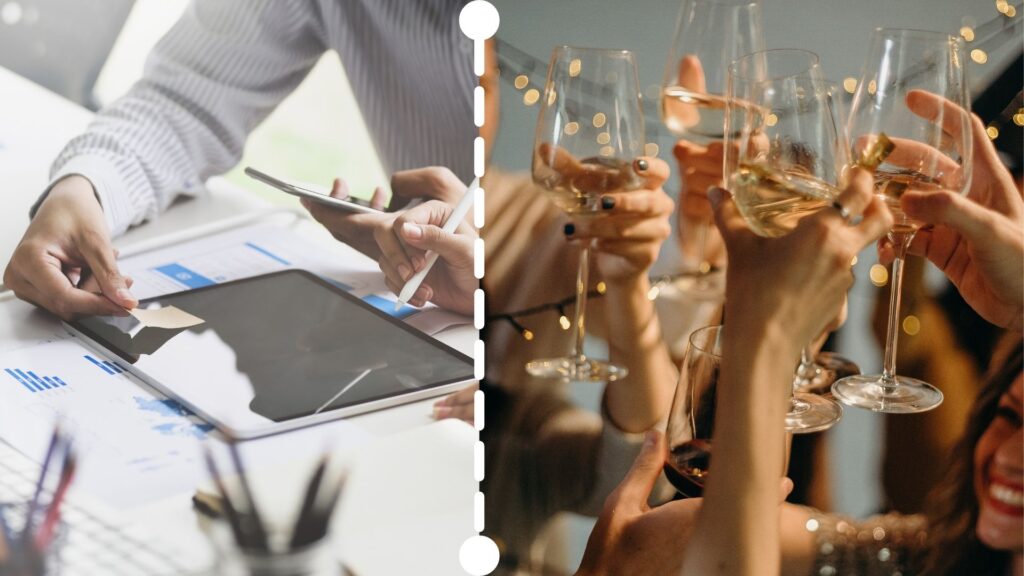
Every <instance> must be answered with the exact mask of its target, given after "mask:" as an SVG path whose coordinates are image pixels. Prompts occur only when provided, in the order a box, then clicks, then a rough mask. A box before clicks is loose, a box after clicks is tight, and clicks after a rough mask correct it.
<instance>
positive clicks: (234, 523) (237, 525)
mask: <svg viewBox="0 0 1024 576" xmlns="http://www.w3.org/2000/svg"><path fill="white" fill-rule="evenodd" d="M203 458H204V459H205V460H206V468H207V470H209V472H210V478H212V479H213V485H214V486H215V487H216V488H217V491H218V492H220V497H221V502H222V503H223V505H224V515H225V516H227V517H228V524H229V525H230V526H231V532H232V533H233V534H234V535H235V541H237V542H238V545H239V546H240V547H242V548H248V547H249V545H248V539H247V538H246V535H245V532H244V531H243V530H242V524H241V519H240V518H239V515H238V511H237V510H236V509H235V507H234V506H233V505H232V504H231V498H229V497H228V491H227V490H226V489H225V488H224V482H223V481H222V480H221V478H220V474H219V473H218V472H217V465H216V464H214V462H213V455H212V454H210V449H209V448H207V447H206V446H204V447H203Z"/></svg>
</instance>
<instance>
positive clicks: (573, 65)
mask: <svg viewBox="0 0 1024 576" xmlns="http://www.w3.org/2000/svg"><path fill="white" fill-rule="evenodd" d="M580 68H583V62H581V61H580V59H579V58H573V59H572V60H570V61H569V76H571V77H573V78H575V77H577V76H579V75H580Z"/></svg>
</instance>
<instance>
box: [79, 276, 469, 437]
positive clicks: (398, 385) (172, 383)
mask: <svg viewBox="0 0 1024 576" xmlns="http://www.w3.org/2000/svg"><path fill="white" fill-rule="evenodd" d="M167 306H174V307H176V308H178V309H180V310H183V311H185V312H187V313H188V314H191V315H193V316H196V317H198V318H200V319H202V320H203V321H204V322H203V323H202V324H199V325H196V326H193V327H190V328H186V329H178V330H170V329H164V328H153V327H149V326H143V325H142V324H140V323H139V322H138V321H137V320H136V319H135V318H133V317H126V318H121V317H110V316H103V317H101V316H93V317H87V318H83V319H81V320H78V321H76V322H73V323H72V324H71V325H72V327H74V328H75V329H77V330H78V331H79V332H81V333H82V334H84V335H85V336H87V337H88V338H91V339H92V340H94V341H95V342H97V343H98V344H100V345H101V346H104V347H105V348H107V349H109V350H110V351H111V352H113V353H114V354H115V355H116V356H119V357H120V358H121V360H123V361H124V362H127V363H129V364H131V365H132V369H133V371H135V372H141V373H142V374H144V375H145V377H147V379H149V380H151V381H153V382H154V383H157V384H158V386H159V387H161V388H163V389H164V390H165V391H167V392H169V393H171V394H172V395H173V396H175V397H177V398H178V399H180V400H183V401H184V402H185V403H186V404H188V405H190V406H192V407H194V408H195V409H196V410H198V411H199V412H200V413H201V414H206V415H208V416H210V417H211V418H213V419H214V420H216V421H217V422H218V423H222V424H224V425H226V426H227V427H228V428H232V429H235V430H241V431H245V430H252V429H256V428H260V427H266V426H267V425H268V424H269V423H272V422H286V421H290V420H293V419H297V418H302V417H306V416H312V415H317V414H325V413H329V412H331V411H335V410H338V409H340V408H345V407H351V406H354V405H358V404H362V403H367V402H373V401H376V400H381V399H385V398H391V397H398V396H402V395H403V394H409V393H413V392H417V391H423V390H426V389H429V388H433V387H440V386H444V385H445V384H452V383H457V382H463V381H467V380H471V379H472V378H473V363H472V359H470V358H469V357H467V356H465V355H463V354H460V353H459V352H457V351H455V350H453V349H451V348H449V347H447V346H445V345H444V344H441V343H439V342H437V341H436V340H434V339H433V338H430V337H429V336H426V335H423V334H421V333H419V332H418V331H416V330H414V329H412V328H410V327H408V326H406V325H404V324H403V323H402V322H401V321H399V320H396V319H394V318H391V317H389V316H388V315H386V314H385V313H383V312H381V311H379V310H376V309H374V308H373V307H372V306H370V305H368V304H366V303H364V302H362V301H360V300H359V299H358V298H355V297H353V296H351V295H349V294H347V293H345V292H344V291H343V290H341V289H339V288H337V287H335V286H333V285H331V284H329V283H327V282H326V281H324V280H322V279H320V278H318V277H316V276H314V275H312V274H310V273H308V272H304V271H299V270H289V271H284V272H278V273H274V274H268V275H264V276H258V277H255V278H249V279H245V280H239V281H235V282H229V283H225V284H218V285H215V286H210V287H207V288H200V289H197V290H191V291H187V292H179V293H176V294H170V295H167V296H160V297H157V298H152V299H150V300H145V301H143V302H142V303H140V308H147V309H152V308H162V307H167Z"/></svg>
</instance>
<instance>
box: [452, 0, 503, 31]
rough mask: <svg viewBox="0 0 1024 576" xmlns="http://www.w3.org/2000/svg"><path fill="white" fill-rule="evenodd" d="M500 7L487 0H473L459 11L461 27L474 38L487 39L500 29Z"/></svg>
mask: <svg viewBox="0 0 1024 576" xmlns="http://www.w3.org/2000/svg"><path fill="white" fill-rule="evenodd" d="M499 22H500V18H498V9H497V8H495V7H494V4H491V3H490V2H488V1H487V0H473V1H472V2H470V3H469V4H466V5H465V6H463V7H462V12H459V28H461V29H462V33H463V34H465V35H466V36H469V37H470V38H472V39H473V40H487V39H488V38H490V37H491V36H494V33H495V32H497V31H498V23H499Z"/></svg>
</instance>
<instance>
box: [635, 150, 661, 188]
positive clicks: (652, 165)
mask: <svg viewBox="0 0 1024 576" xmlns="http://www.w3.org/2000/svg"><path fill="white" fill-rule="evenodd" d="M633 170H634V171H635V172H636V173H637V175H638V176H640V178H642V179H643V181H644V185H643V186H642V188H646V189H648V190H657V189H658V188H661V186H662V185H663V184H664V183H665V181H666V180H668V176H669V173H670V169H669V166H668V162H665V161H664V160H661V159H659V158H654V157H652V156H641V157H639V158H637V159H636V160H634V161H633Z"/></svg>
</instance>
